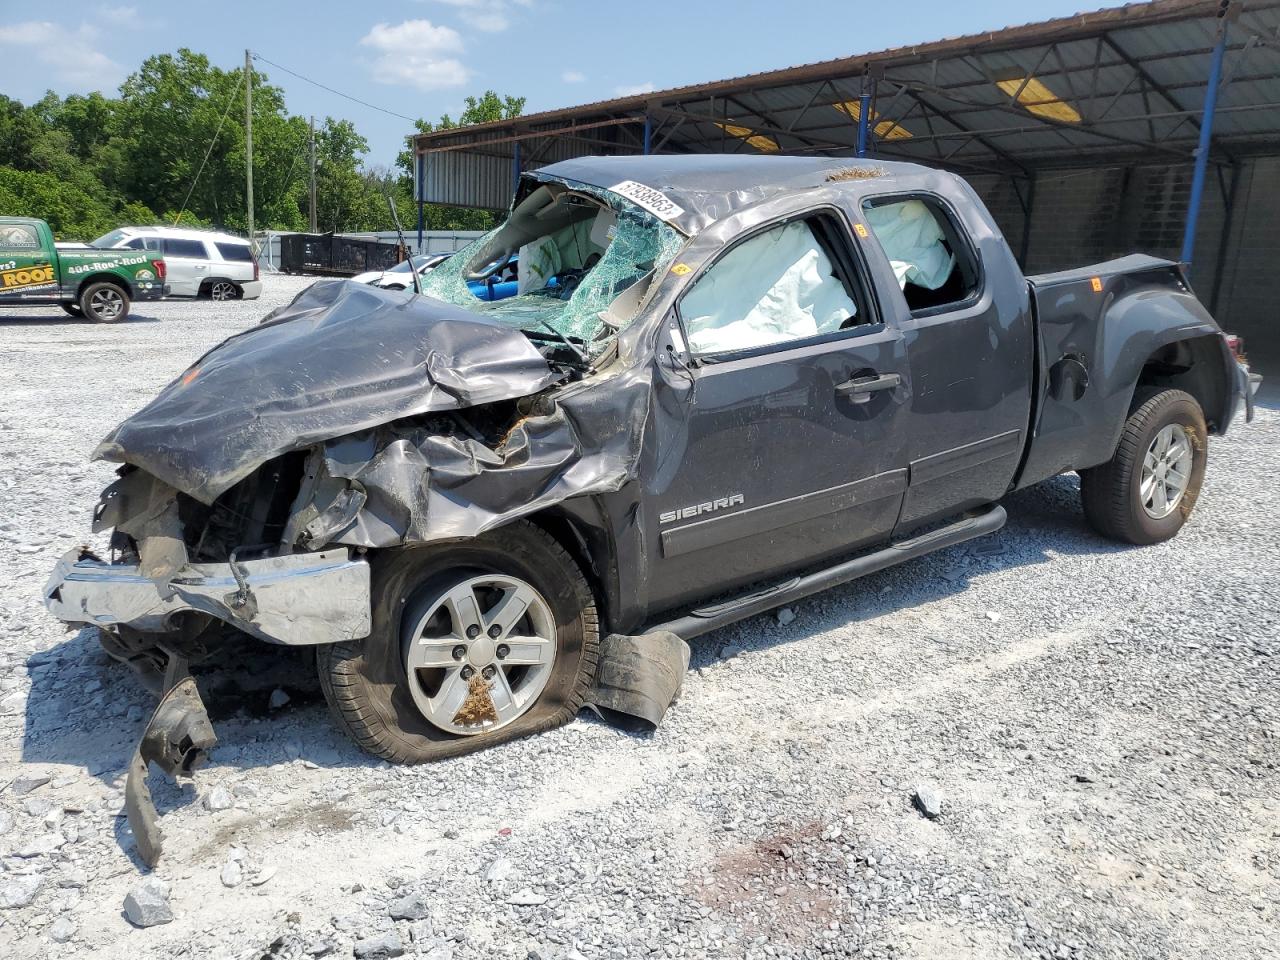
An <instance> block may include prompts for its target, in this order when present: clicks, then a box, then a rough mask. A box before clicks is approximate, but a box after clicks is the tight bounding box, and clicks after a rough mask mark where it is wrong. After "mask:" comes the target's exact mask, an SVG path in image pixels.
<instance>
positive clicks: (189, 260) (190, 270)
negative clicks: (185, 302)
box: [161, 237, 210, 297]
mask: <svg viewBox="0 0 1280 960" xmlns="http://www.w3.org/2000/svg"><path fill="white" fill-rule="evenodd" d="M161 244H162V246H163V249H164V262H165V268H166V271H167V272H166V281H167V282H168V284H169V292H170V293H171V294H172V295H173V296H176V297H194V296H196V295H197V294H199V293H200V285H201V284H202V283H203V282H204V281H205V280H207V279H209V276H210V273H209V268H210V259H209V252H208V251H207V250H206V249H205V246H204V241H202V240H189V239H183V238H181V237H164V238H163V239H162V241H161Z"/></svg>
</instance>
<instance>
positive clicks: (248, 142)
mask: <svg viewBox="0 0 1280 960" xmlns="http://www.w3.org/2000/svg"><path fill="white" fill-rule="evenodd" d="M244 192H245V196H246V197H247V198H248V200H249V245H250V246H252V245H253V54H251V53H250V52H249V51H248V50H247V49H246V50H245V52H244Z"/></svg>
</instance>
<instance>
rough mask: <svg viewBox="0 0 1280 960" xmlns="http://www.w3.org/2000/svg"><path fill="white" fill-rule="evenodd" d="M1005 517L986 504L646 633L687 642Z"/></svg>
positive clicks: (996, 525)
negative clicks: (663, 632) (933, 527)
mask: <svg viewBox="0 0 1280 960" xmlns="http://www.w3.org/2000/svg"><path fill="white" fill-rule="evenodd" d="M1006 519H1008V514H1006V513H1005V511H1004V507H1002V506H1000V505H999V504H998V503H997V504H992V505H991V506H990V507H988V508H986V509H985V510H983V511H982V512H981V513H978V514H975V515H973V516H967V517H965V518H963V519H961V520H957V521H956V522H955V523H950V524H947V525H946V526H945V527H939V528H938V529H936V530H930V531H929V532H928V533H923V534H921V535H920V536H918V537H912V538H911V539H909V540H900V541H898V542H897V543H891V544H889V546H887V547H884V548H882V549H880V550H876V551H874V552H873V553H867V554H863V555H862V556H860V557H854V558H853V559H852V560H846V561H844V562H843V563H838V564H836V565H835V566H834V567H827V569H825V570H819V571H818V572H817V573H810V574H808V575H806V576H803V577H792V578H791V579H789V580H786V581H784V582H783V583H780V584H777V585H776V586H773V587H769V588H767V589H764V590H757V591H755V592H753V593H750V594H748V595H746V596H744V597H739V598H738V599H736V600H730V601H727V602H725V603H717V604H715V605H713V606H709V607H701V608H699V609H697V610H694V611H693V612H692V613H689V614H686V615H685V616H683V617H680V618H679V619H678V620H671V621H669V622H667V623H662V624H658V625H657V626H654V627H651V628H649V630H648V631H646V632H653V631H658V630H669V631H670V632H671V633H674V634H675V635H676V636H678V637H681V638H683V639H685V640H692V639H693V638H694V637H697V636H701V635H702V634H704V633H709V632H710V631H712V630H718V629H720V628H721V627H727V626H728V625H729V624H731V623H737V622H738V621H739V620H744V619H746V618H747V617H752V616H755V615H756V614H757V613H764V612H765V611H766V610H772V609H773V608H774V607H780V606H782V605H783V604H787V603H794V602H795V601H797V600H803V599H804V598H805V597H807V596H810V595H812V594H815V593H821V592H822V591H823V590H829V589H831V588H832V587H838V586H840V584H842V583H848V582H849V581H850V580H857V579H858V578H859V577H865V576H866V575H867V574H869V573H876V572H877V571H879V570H884V569H886V568H888V567H892V566H896V565H897V564H899V563H903V562H905V561H907V560H914V559H916V558H917V557H923V556H924V555H925V554H927V553H933V552H934V551H935V550H942V549H944V548H946V547H953V546H955V545H956V544H957V543H964V542H965V541H966V540H973V539H974V538H975V537H983V536H986V535H987V534H989V533H995V532H996V531H997V530H999V529H1000V528H1001V527H1003V526H1004V523H1005V520H1006Z"/></svg>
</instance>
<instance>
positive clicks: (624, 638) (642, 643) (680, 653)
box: [590, 630, 689, 731]
mask: <svg viewBox="0 0 1280 960" xmlns="http://www.w3.org/2000/svg"><path fill="white" fill-rule="evenodd" d="M688 669H689V644H687V643H685V641H684V640H682V639H680V637H678V636H676V635H675V634H674V633H670V632H668V631H666V630H656V631H654V632H652V633H644V634H640V635H639V636H634V637H633V636H628V635H626V634H620V633H612V634H610V635H609V636H607V637H605V638H604V641H603V642H602V643H601V644H600V666H599V667H598V668H597V670H596V686H595V689H594V690H593V691H592V694H591V700H590V703H591V706H592V707H593V708H594V709H595V711H596V712H597V713H598V714H599V715H600V717H601V718H602V719H604V720H607V721H608V722H609V723H612V724H614V725H615V726H618V727H621V728H622V729H624V730H644V731H649V730H653V729H655V728H656V727H657V726H658V724H659V723H661V722H662V718H663V717H664V716H666V713H667V709H668V708H669V707H670V706H671V704H672V702H673V701H674V700H675V699H676V696H677V695H678V694H679V693H680V685H681V684H682V683H683V682H684V675H685V673H686V672H687V671H688Z"/></svg>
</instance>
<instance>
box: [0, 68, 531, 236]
mask: <svg viewBox="0 0 1280 960" xmlns="http://www.w3.org/2000/svg"><path fill="white" fill-rule="evenodd" d="M253 85H254V86H253V180H254V220H255V226H256V227H258V228H259V229H276V230H306V229H307V227H308V223H309V219H310V216H309V215H310V210H309V196H308V193H309V191H308V179H309V177H308V170H309V150H308V142H309V130H308V126H309V124H308V120H307V118H306V117H301V116H293V115H291V114H290V113H289V111H288V109H287V108H286V106H285V100H284V91H282V90H281V89H280V88H279V87H277V86H274V85H272V84H271V83H270V82H269V81H268V78H267V76H266V74H264V73H261V72H259V71H257V70H254V72H253ZM466 103H467V107H466V110H465V111H464V112H463V113H462V115H461V116H460V117H459V118H458V119H457V120H456V121H455V120H454V119H452V118H451V117H449V116H447V115H446V116H444V117H441V118H440V120H439V121H438V122H437V123H434V124H432V123H430V122H427V121H425V120H418V121H417V122H416V123H415V126H416V127H417V129H418V130H420V131H422V132H428V131H430V130H433V129H444V128H448V127H456V126H465V125H468V124H473V123H484V122H487V121H490V120H502V119H510V118H512V117H515V116H519V115H520V113H521V112H522V111H523V109H524V103H525V101H524V98H523V97H510V96H507V97H500V96H499V95H498V94H496V93H495V92H493V91H492V90H489V91H486V92H485V93H484V94H482V95H481V96H479V97H468V98H467V100H466ZM315 150H316V219H317V223H318V225H319V228H320V230H322V231H329V230H333V231H336V232H344V231H364V230H387V229H391V228H392V223H391V217H390V214H389V212H388V210H387V201H386V197H387V196H388V195H390V196H391V197H392V198H393V199H394V201H395V203H396V207H397V212H398V213H399V215H400V219H401V221H402V222H403V224H404V225H405V228H406V229H409V228H410V226H411V225H413V224H416V222H417V209H416V207H415V205H414V202H413V196H412V194H413V156H412V153H411V151H410V150H408V149H405V150H404V151H402V152H401V153H400V154H399V156H398V157H397V158H396V163H395V166H394V167H379V166H376V165H366V163H365V157H366V156H367V154H368V151H369V144H368V142H367V141H366V140H365V138H364V137H362V136H361V135H360V134H359V132H358V131H357V130H356V128H355V126H354V125H353V124H352V123H351V122H350V121H348V120H338V119H334V118H333V117H325V118H324V119H323V120H317V122H316V130H315ZM206 153H207V159H206ZM244 161H245V123H244V70H243V69H235V70H223V69H220V68H219V67H216V66H213V65H212V64H210V63H209V59H208V57H206V56H204V55H203V54H200V53H195V52H193V51H191V50H188V49H186V48H183V49H180V50H179V51H178V52H177V54H168V53H165V54H159V55H157V56H153V57H150V58H148V59H147V60H146V61H145V62H144V63H143V64H142V66H141V67H140V68H139V69H138V71H137V72H136V73H133V74H131V75H130V76H129V78H128V79H126V80H125V81H124V83H123V84H121V85H120V89H119V91H118V96H115V97H109V96H105V95H104V94H102V93H90V94H84V95H81V94H71V95H69V96H67V97H59V96H58V95H57V94H55V93H53V92H49V93H46V94H45V95H44V96H43V97H42V98H40V99H39V100H37V101H36V102H35V103H32V104H30V105H24V104H22V103H20V102H19V101H17V100H14V99H12V98H10V97H7V96H4V95H3V94H0V215H5V216H29V217H40V218H42V219H45V220H48V221H49V224H50V226H51V227H52V228H53V231H54V233H55V234H56V235H57V237H58V238H59V239H75V240H90V239H92V238H93V237H96V236H98V235H100V234H102V233H105V232H107V231H108V230H111V229H113V228H115V227H118V226H121V225H123V224H156V223H166V224H172V223H174V222H175V221H179V222H181V223H182V224H183V225H187V226H193V225H201V226H216V227H219V228H222V229H227V230H232V231H238V232H241V233H243V232H244V230H245V227H246V223H245V220H246V203H245V176H244V173H245V162H244ZM202 164H203V169H201V166H202ZM197 172H198V173H199V177H198V178H197ZM426 221H427V228H428V229H432V230H483V229H488V228H489V227H490V226H492V225H493V214H492V213H490V212H489V211H485V210H468V209H461V208H456V207H443V206H436V205H428V207H427V211H426Z"/></svg>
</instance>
